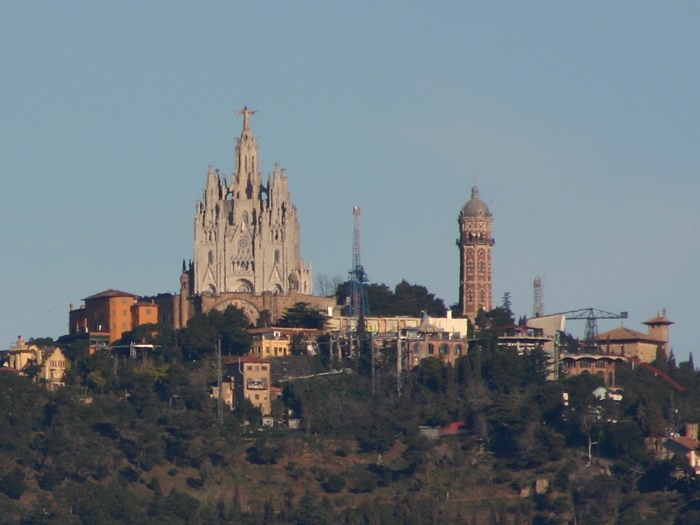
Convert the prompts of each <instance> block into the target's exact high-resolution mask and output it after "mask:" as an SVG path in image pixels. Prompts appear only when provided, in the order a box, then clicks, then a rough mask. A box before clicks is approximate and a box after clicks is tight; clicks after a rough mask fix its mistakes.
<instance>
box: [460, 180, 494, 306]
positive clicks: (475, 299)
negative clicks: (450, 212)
mask: <svg viewBox="0 0 700 525" xmlns="http://www.w3.org/2000/svg"><path fill="white" fill-rule="evenodd" d="M492 221H493V218H492V217H491V212H490V211H489V208H488V206H486V204H484V202H483V201H482V200H481V199H479V188H477V187H476V186H474V187H473V188H472V197H471V199H469V201H468V202H467V203H466V204H465V205H464V207H463V208H462V211H461V212H460V213H459V220H458V222H459V239H457V246H459V257H460V265H459V266H460V267H459V305H460V311H461V312H462V314H463V315H464V316H466V317H470V318H472V319H473V318H474V317H475V316H476V314H477V312H478V311H479V310H486V311H489V310H492V309H493V295H492V283H491V248H492V247H493V245H494V243H495V241H494V239H493V238H492V237H491V222H492Z"/></svg>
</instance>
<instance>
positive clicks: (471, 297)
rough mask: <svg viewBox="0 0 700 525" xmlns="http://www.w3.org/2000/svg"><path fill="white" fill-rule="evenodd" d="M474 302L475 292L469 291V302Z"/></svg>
mask: <svg viewBox="0 0 700 525" xmlns="http://www.w3.org/2000/svg"><path fill="white" fill-rule="evenodd" d="M473 300H474V292H472V291H471V290H467V302H468V303H471V302H472V301H473Z"/></svg>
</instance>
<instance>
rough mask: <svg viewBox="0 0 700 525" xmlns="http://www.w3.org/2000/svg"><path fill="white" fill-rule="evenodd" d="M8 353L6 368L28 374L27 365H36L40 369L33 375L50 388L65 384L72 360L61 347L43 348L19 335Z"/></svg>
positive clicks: (53, 388)
mask: <svg viewBox="0 0 700 525" xmlns="http://www.w3.org/2000/svg"><path fill="white" fill-rule="evenodd" d="M8 354H9V358H8V361H7V365H6V367H5V368H7V369H10V370H14V371H15V372H17V373H19V374H23V375H27V374H26V372H27V367H29V366H32V365H36V366H38V367H39V371H38V373H37V374H36V376H34V374H33V373H32V376H34V377H35V379H36V380H37V381H41V382H42V383H43V384H45V385H46V386H47V388H49V389H50V390H55V389H56V388H58V387H60V386H63V377H64V375H65V373H66V370H68V368H69V366H70V361H69V360H68V358H66V356H65V354H64V353H63V351H62V350H61V349H60V348H58V347H54V348H41V347H39V346H37V345H35V344H29V343H27V342H26V341H24V339H22V337H18V338H17V343H15V344H14V345H12V346H11V347H10V350H9V351H8Z"/></svg>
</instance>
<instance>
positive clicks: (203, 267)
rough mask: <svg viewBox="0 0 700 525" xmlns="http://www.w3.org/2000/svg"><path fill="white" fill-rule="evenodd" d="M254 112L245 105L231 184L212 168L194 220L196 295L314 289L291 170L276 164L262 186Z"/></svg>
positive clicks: (286, 293) (194, 286)
mask: <svg viewBox="0 0 700 525" xmlns="http://www.w3.org/2000/svg"><path fill="white" fill-rule="evenodd" d="M254 114H255V111H253V110H251V109H248V108H247V107H245V108H243V109H242V110H241V111H239V112H238V115H242V116H243V130H242V131H241V135H240V137H239V138H238V140H237V141H236V149H235V153H234V162H235V169H234V172H233V173H232V175H231V183H230V185H229V184H227V182H226V180H225V179H224V178H223V177H221V176H220V175H219V172H218V170H216V169H215V168H214V167H212V166H210V167H209V172H208V174H207V183H206V187H205V189H204V197H203V199H202V200H200V201H198V202H197V207H196V212H195V219H194V272H193V273H194V276H193V281H194V283H193V291H194V294H196V295H203V294H208V295H213V296H218V295H221V294H226V293H246V294H252V295H260V294H262V293H265V292H269V293H271V294H275V295H288V294H290V293H300V294H305V295H311V294H312V293H313V288H312V283H313V276H312V270H311V263H310V262H306V261H303V260H302V259H301V255H300V248H299V244H300V243H299V219H298V217H297V209H296V206H294V204H293V203H292V200H291V196H290V193H289V188H288V186H287V174H286V172H285V171H284V169H282V168H279V167H278V166H277V165H275V169H274V172H273V173H272V174H271V175H270V176H269V177H268V179H267V183H266V184H263V180H262V175H261V173H260V170H259V168H258V158H259V155H258V141H257V139H256V137H255V135H253V131H252V129H251V126H250V117H251V115H254Z"/></svg>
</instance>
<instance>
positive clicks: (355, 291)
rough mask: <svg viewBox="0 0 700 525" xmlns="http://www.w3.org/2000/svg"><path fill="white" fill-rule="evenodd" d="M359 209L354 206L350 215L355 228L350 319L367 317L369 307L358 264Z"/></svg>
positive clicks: (365, 279) (362, 275)
mask: <svg viewBox="0 0 700 525" xmlns="http://www.w3.org/2000/svg"><path fill="white" fill-rule="evenodd" d="M360 213H361V212H360V208H359V207H358V206H355V207H354V208H353V209H352V214H353V215H354V217H355V227H354V231H353V240H352V270H350V283H351V285H352V289H351V294H350V315H351V317H356V318H359V317H367V316H368V315H369V307H368V305H367V292H366V290H365V283H366V282H367V275H366V274H365V269H364V268H363V267H362V264H361V262H360Z"/></svg>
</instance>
